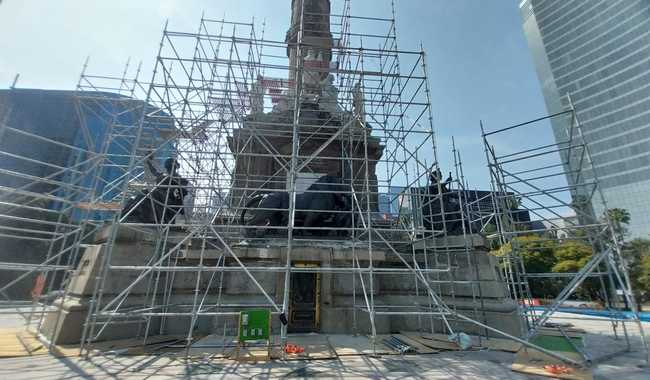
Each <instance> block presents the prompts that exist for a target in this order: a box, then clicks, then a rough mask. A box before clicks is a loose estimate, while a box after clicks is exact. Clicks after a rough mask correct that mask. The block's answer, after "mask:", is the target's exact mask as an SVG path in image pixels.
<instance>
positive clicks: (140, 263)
mask: <svg viewBox="0 0 650 380" xmlns="http://www.w3.org/2000/svg"><path fill="white" fill-rule="evenodd" d="M111 228H112V226H107V227H106V228H105V229H104V231H102V233H100V234H99V235H98V238H97V239H96V244H91V245H86V246H84V252H83V257H82V259H81V261H80V264H79V266H78V268H77V269H76V271H75V273H74V275H73V276H72V279H71V281H70V283H69V284H68V286H67V291H66V297H65V298H59V299H57V300H56V301H55V302H56V303H57V305H62V310H63V311H62V313H61V314H60V315H57V314H56V313H52V314H50V315H49V316H47V317H46V319H45V321H44V323H43V325H42V328H41V332H42V334H43V335H44V336H45V337H47V338H48V339H51V340H52V341H53V342H54V343H56V344H73V343H78V342H79V341H80V339H81V334H82V330H83V325H84V322H85V319H86V316H87V313H88V310H89V307H90V304H91V302H97V301H99V300H98V299H93V292H94V290H95V284H96V281H97V278H98V277H99V276H100V275H101V273H100V271H99V269H100V266H101V262H102V260H101V259H102V258H103V255H104V254H106V251H107V250H106V243H105V241H106V237H107V236H108V234H109V233H110V232H111V231H110V229H111ZM119 228H120V229H119V230H118V231H117V238H116V241H115V246H114V247H113V250H112V257H111V264H112V265H113V266H130V267H131V268H133V269H134V270H123V269H121V270H111V271H109V272H108V275H107V278H106V282H105V284H104V291H103V296H102V299H101V301H100V302H101V304H102V306H103V307H105V306H106V305H107V304H108V303H109V302H111V301H113V299H114V298H115V296H117V295H118V294H120V293H121V292H122V291H124V289H126V288H127V287H129V286H131V289H130V292H129V295H128V297H126V298H124V299H122V300H118V301H116V302H115V303H114V305H113V307H112V308H110V309H111V310H112V309H114V307H115V305H117V304H120V307H119V309H117V310H116V311H117V312H119V313H120V315H115V317H114V319H113V322H115V323H111V324H108V325H107V327H106V328H105V330H104V331H102V333H101V335H100V336H99V337H98V340H112V339H121V338H133V337H135V336H139V335H143V334H144V332H145V329H147V328H148V329H149V335H159V334H171V335H173V334H187V331H188V330H189V328H190V324H191V317H189V316H177V315H175V314H174V313H181V312H188V311H191V310H192V305H193V303H194V299H195V287H196V283H197V273H198V271H197V270H194V269H192V270H191V271H189V270H188V271H176V272H166V271H165V272H163V271H160V272H154V271H152V272H151V276H145V278H143V279H142V280H141V281H139V282H137V283H136V284H135V285H133V283H134V281H135V280H136V279H137V278H138V276H140V275H141V274H142V273H143V272H144V270H145V269H144V266H145V265H146V263H147V262H149V261H150V260H151V259H152V257H153V256H154V248H155V246H156V241H155V238H154V236H155V230H154V229H151V230H149V229H147V228H140V229H139V231H136V230H134V229H130V228H127V227H126V226H120V227H119ZM183 237H184V235H183V234H178V235H170V237H169V238H168V240H167V244H168V246H169V247H172V246H174V245H175V244H177V243H178V242H179V241H181V239H182V238H183ZM454 239H456V240H454ZM199 242H200V241H199V240H197V241H191V242H188V244H184V245H183V247H182V249H179V250H178V251H177V252H175V253H173V254H172V256H171V257H170V260H171V261H172V262H175V265H176V266H178V267H191V266H197V267H198V265H199V258H200V257H201V254H202V256H203V264H202V265H203V268H206V269H205V270H203V271H201V275H200V278H199V289H200V294H199V300H202V302H203V309H204V310H208V311H219V312H231V313H232V314H230V315H227V316H224V315H220V316H215V315H212V316H211V315H206V316H201V317H199V318H198V319H197V321H196V323H195V325H194V331H195V333H196V334H223V333H225V334H227V335H235V332H236V330H237V313H238V312H239V311H240V310H242V309H245V308H255V307H258V308H259V307H269V306H268V300H267V299H266V297H265V296H264V294H263V293H262V292H261V291H260V289H259V287H258V286H256V285H255V283H254V282H253V281H252V280H251V278H250V277H249V276H248V275H246V274H245V273H244V272H243V271H218V272H214V271H210V270H209V268H210V267H216V266H217V265H219V266H220V265H221V264H220V263H221V262H222V260H224V259H225V266H226V267H236V266H239V264H238V263H237V262H236V261H235V260H234V259H233V258H232V256H231V254H230V253H229V252H228V251H227V250H225V249H219V248H216V247H218V246H219V245H217V244H215V245H214V247H211V248H206V249H203V250H201V245H200V244H199ZM463 242H464V240H463ZM463 242H461V241H459V240H458V238H447V240H446V241H444V242H441V241H429V242H428V243H427V242H420V243H419V245H418V244H416V245H415V247H414V248H415V251H416V252H418V251H419V250H422V249H423V247H424V246H425V243H426V246H429V247H430V246H432V245H433V244H434V243H435V244H436V246H438V247H440V246H442V245H441V244H442V243H444V244H446V246H447V247H449V251H448V252H450V253H446V252H443V250H441V252H440V253H439V254H438V255H440V257H439V259H440V260H439V261H440V262H444V263H447V254H449V255H450V256H449V263H450V264H451V267H450V269H449V271H448V272H444V271H443V272H441V273H430V274H426V276H428V280H429V281H430V282H429V284H430V286H431V288H432V289H433V291H434V292H436V293H437V294H438V295H439V296H440V298H441V299H442V300H443V301H444V302H445V303H446V305H448V306H449V307H450V308H451V309H452V310H456V311H457V312H458V313H461V314H464V315H466V316H468V317H471V318H473V319H476V320H478V321H480V322H483V323H486V324H487V325H489V326H492V327H494V328H497V329H500V330H502V331H504V332H507V333H509V334H512V335H517V336H518V335H520V334H521V331H520V328H521V323H522V322H521V319H520V317H519V315H518V313H517V305H516V304H515V302H513V301H512V300H511V299H510V298H509V296H508V292H507V290H506V288H505V285H504V283H503V281H502V280H501V278H500V272H499V270H498V268H497V263H496V259H495V258H494V257H492V256H490V255H489V254H488V251H487V249H486V248H485V241H484V240H483V239H482V238H481V237H480V236H478V235H476V236H472V237H471V242H472V243H471V244H472V246H473V248H472V249H471V250H470V252H469V255H468V254H467V252H465V251H464V250H461V249H458V246H459V245H461V243H462V244H464V243H463ZM284 243H285V245H286V241H285V242H284ZM409 247H410V246H409ZM231 248H232V251H233V252H234V253H235V254H236V255H237V257H238V259H239V260H240V261H241V262H242V263H243V264H244V265H246V267H247V268H249V269H250V270H251V274H252V275H253V276H254V278H255V280H256V281H257V282H258V283H259V284H260V285H261V286H262V288H263V289H264V290H265V292H266V293H267V294H268V295H269V296H270V297H272V298H273V299H274V301H275V302H276V303H277V304H280V305H281V303H282V295H283V293H284V272H283V271H282V267H283V266H284V264H285V263H286V247H285V246H283V245H282V242H277V243H275V242H273V241H269V242H268V244H265V245H263V246H251V245H247V244H235V245H233V246H232V247H231ZM411 254H412V249H411V248H409V252H408V254H406V253H404V254H403V255H405V256H406V255H411ZM355 255H356V257H357V258H358V260H359V263H360V264H361V266H362V267H363V266H367V264H368V260H369V255H368V250H367V242H366V243H363V242H362V243H360V244H359V245H357V246H355V245H354V244H353V243H352V242H342V243H326V242H323V243H319V244H315V243H301V242H300V241H294V246H293V250H292V262H293V263H294V265H295V266H297V267H300V266H305V267H320V268H322V272H321V273H318V274H315V273H307V272H298V273H293V274H292V283H291V286H292V289H291V294H292V295H291V305H292V308H290V313H289V315H288V316H287V317H288V318H289V320H290V324H289V331H290V332H308V331H309V332H319V333H337V334H356V333H359V334H366V333H370V332H371V325H370V318H369V313H368V312H367V311H366V310H365V302H366V301H365V299H364V292H363V288H362V285H361V281H360V280H359V275H358V274H355V275H354V276H353V275H352V274H351V273H343V272H340V271H338V272H337V270H336V269H335V268H352V266H353V265H352V263H353V261H352V258H353V257H355ZM406 257H410V256H406ZM468 257H469V261H470V262H469V263H468V262H467V260H468ZM372 259H373V265H374V267H376V268H379V269H381V268H389V267H395V266H396V265H397V264H399V263H400V260H399V258H398V257H397V255H396V254H395V253H394V252H392V250H391V249H389V248H388V247H386V248H379V249H373V252H372ZM154 261H155V260H154ZM262 267H268V268H269V270H268V271H267V270H262ZM328 268H329V269H328ZM213 274H214V276H213ZM353 277H354V279H353ZM452 278H453V281H452ZM211 279H212V281H211ZM368 280H369V277H368V276H367V275H365V274H364V281H365V284H364V286H365V287H366V290H367V293H366V294H367V295H368V296H370V290H369V284H368ZM469 281H472V282H473V283H471V282H469ZM156 282H157V283H158V288H157V290H156V292H155V294H156V298H155V300H153V303H152V297H151V295H152V294H151V293H149V292H148V289H149V285H150V284H155V283H156ZM208 286H209V287H210V289H211V290H210V291H208V293H207V295H205V298H204V294H205V290H206V289H207V288H208ZM473 287H474V289H473ZM477 288H480V289H477ZM165 289H167V293H168V294H169V298H168V299H169V304H168V305H161V302H162V300H163V298H164V295H165ZM169 289H171V292H169ZM295 289H297V290H295ZM301 289H302V290H301ZM305 289H306V290H305ZM416 289H417V290H416ZM423 289H424V287H423V284H422V283H419V284H417V285H416V280H415V274H414V273H412V272H403V273H400V274H394V273H385V272H384V273H382V272H375V273H374V276H373V290H372V296H373V297H374V304H375V311H376V312H377V315H376V316H375V328H376V331H377V333H380V334H384V333H394V332H399V331H417V330H423V331H431V328H432V327H433V328H434V330H435V331H437V332H443V331H444V330H443V324H442V321H441V320H440V319H438V318H431V317H429V316H426V315H420V316H418V315H414V314H409V315H398V314H382V312H386V311H390V310H393V309H396V308H398V309H399V310H400V311H404V310H408V309H409V308H411V310H413V311H415V310H417V309H418V308H419V309H420V310H423V309H426V308H427V307H428V306H429V305H430V302H431V300H432V299H431V297H429V296H428V295H427V293H426V291H423ZM300 292H302V293H301V295H300V296H299V297H298V296H297V295H296V293H300ZM416 294H419V295H416ZM478 294H480V296H481V297H480V298H478ZM298 298H299V299H298ZM307 301H308V302H307ZM355 304H356V305H357V307H356V308H354V305H355ZM212 305H214V307H212V308H209V306H212ZM216 305H221V306H220V307H218V308H217V306H216ZM165 306H166V307H165ZM388 306H390V308H389V307H388ZM147 308H148V310H149V311H151V312H150V313H149V314H143V313H142V310H143V309H147ZM135 310H138V312H135ZM128 311H133V313H132V316H130V315H127V312H128ZM162 312H165V313H168V314H167V315H166V316H165V318H164V319H163V318H162V317H161V315H160V313H162ZM272 321H273V322H272V323H273V325H272V331H273V332H274V333H278V332H279V331H280V321H279V318H278V317H277V315H274V316H273V318H272ZM450 323H451V326H452V328H454V330H458V331H462V332H466V333H483V332H484V329H482V328H480V327H478V326H477V325H475V324H469V323H466V322H462V321H455V320H454V318H450ZM97 326H98V328H97V329H96V331H95V333H97V330H98V329H100V328H101V327H102V325H101V324H98V325H97Z"/></svg>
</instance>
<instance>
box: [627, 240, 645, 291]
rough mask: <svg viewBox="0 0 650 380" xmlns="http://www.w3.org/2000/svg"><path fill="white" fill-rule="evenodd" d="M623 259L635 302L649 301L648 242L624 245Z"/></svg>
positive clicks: (631, 242)
mask: <svg viewBox="0 0 650 380" xmlns="http://www.w3.org/2000/svg"><path fill="white" fill-rule="evenodd" d="M623 257H624V258H625V261H626V262H627V265H628V274H629V275H630V282H631V285H632V291H633V292H634V296H635V298H636V299H637V302H639V303H641V302H647V301H650V240H647V239H634V240H632V241H630V242H629V243H626V244H625V245H624V246H623Z"/></svg>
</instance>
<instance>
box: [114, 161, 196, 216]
mask: <svg viewBox="0 0 650 380" xmlns="http://www.w3.org/2000/svg"><path fill="white" fill-rule="evenodd" d="M146 164H147V165H148V167H149V169H150V170H151V172H152V173H153V175H154V176H155V177H156V187H155V188H154V189H153V190H151V191H149V190H142V191H140V192H139V193H138V194H136V195H135V196H133V197H131V198H130V199H129V201H128V202H127V204H126V206H124V209H123V210H122V215H127V214H128V215H127V217H126V222H131V223H149V224H155V223H161V224H169V223H171V222H172V221H174V219H175V218H176V217H178V216H179V215H185V207H184V200H185V198H186V197H187V196H188V188H189V182H188V181H187V180H186V179H185V178H183V177H181V176H180V174H179V173H178V167H179V165H178V161H176V160H175V159H173V158H169V159H167V160H166V161H165V170H166V173H161V172H160V171H159V170H158V169H157V168H156V167H155V166H154V165H153V164H152V162H151V159H148V160H147V162H146Z"/></svg>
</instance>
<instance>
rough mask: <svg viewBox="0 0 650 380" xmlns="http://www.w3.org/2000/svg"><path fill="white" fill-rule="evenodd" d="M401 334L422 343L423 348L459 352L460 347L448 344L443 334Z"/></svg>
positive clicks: (451, 343)
mask: <svg viewBox="0 0 650 380" xmlns="http://www.w3.org/2000/svg"><path fill="white" fill-rule="evenodd" d="M402 334H404V335H406V336H408V337H410V338H413V339H416V340H417V341H418V342H420V343H422V344H423V345H424V346H427V347H429V348H432V349H435V350H452V351H457V350H460V347H458V345H457V344H456V343H454V342H450V341H449V339H448V338H447V335H444V334H426V333H423V334H420V333H418V332H402Z"/></svg>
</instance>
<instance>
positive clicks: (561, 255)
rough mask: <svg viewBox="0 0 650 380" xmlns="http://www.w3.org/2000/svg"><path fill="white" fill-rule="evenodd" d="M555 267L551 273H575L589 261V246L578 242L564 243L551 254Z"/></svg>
mask: <svg viewBox="0 0 650 380" xmlns="http://www.w3.org/2000/svg"><path fill="white" fill-rule="evenodd" d="M553 253H554V256H555V260H556V262H555V265H553V268H552V271H553V272H557V273H567V272H577V271H579V270H580V269H581V268H582V267H584V266H585V264H587V262H588V261H589V259H591V255H592V253H593V252H592V249H591V246H589V245H587V244H585V243H582V242H580V241H571V240H568V241H564V242H562V243H561V244H560V245H558V246H557V248H556V249H555V251H554V252H553Z"/></svg>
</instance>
